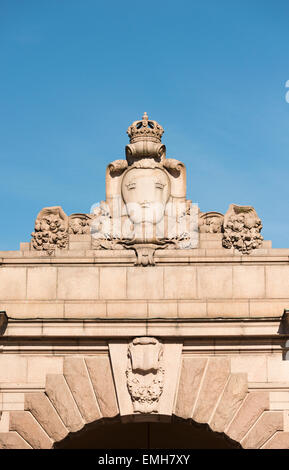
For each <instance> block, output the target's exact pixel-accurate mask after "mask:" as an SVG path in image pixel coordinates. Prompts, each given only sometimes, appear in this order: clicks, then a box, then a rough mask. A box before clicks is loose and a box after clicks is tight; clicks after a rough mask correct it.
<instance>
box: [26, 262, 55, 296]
mask: <svg viewBox="0 0 289 470" xmlns="http://www.w3.org/2000/svg"><path fill="white" fill-rule="evenodd" d="M27 271H28V273H27V299H31V300H48V299H51V300H52V299H56V282H57V268H55V267H53V266H50V267H41V268H38V267H33V268H32V267H29V268H28V270H27Z"/></svg>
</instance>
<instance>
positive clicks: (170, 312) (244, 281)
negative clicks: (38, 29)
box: [0, 114, 289, 449]
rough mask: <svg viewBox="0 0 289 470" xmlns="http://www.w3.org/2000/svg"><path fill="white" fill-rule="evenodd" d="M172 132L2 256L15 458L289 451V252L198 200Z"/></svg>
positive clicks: (3, 384)
mask: <svg viewBox="0 0 289 470" xmlns="http://www.w3.org/2000/svg"><path fill="white" fill-rule="evenodd" d="M163 132H164V131H163V128H162V127H161V126H160V125H159V124H158V123H157V122H155V121H153V120H150V119H149V118H148V116H147V115H146V114H145V115H144V116H143V118H142V119H141V120H139V121H135V122H134V123H133V124H132V125H131V126H130V127H129V128H128V135H129V138H130V143H129V145H127V147H126V159H125V160H117V161H114V162H112V163H110V164H109V165H108V167H107V170H106V200H105V201H102V202H101V203H100V204H99V205H97V206H95V207H94V209H93V210H92V212H91V213H89V214H85V213H83V214H72V215H69V216H68V215H67V214H65V213H64V211H63V210H62V208H61V207H58V206H57V207H47V208H44V209H43V210H41V211H40V213H39V214H38V216H37V218H36V222H35V228H34V231H33V233H32V238H31V241H30V242H28V243H21V244H20V250H19V251H2V252H0V310H1V313H0V352H1V354H0V415H1V418H0V448H3V449H13V448H16V449H20V448H21V449H22V448H25V449H31V448H34V449H39V448H40V449H47V448H85V447H86V448H87V447H88V448H89V447H90V448H97V447H100V448H101V447H102V448H103V447H108V448H122V447H123V448H132V447H138V448H142V447H143V448H149V447H165V448H184V447H187V448H240V447H241V448H262V449H271V448H273V449H274V448H289V362H287V361H286V354H287V338H288V333H289V330H288V328H289V322H288V318H289V316H288V315H289V311H288V312H287V310H286V309H289V249H274V248H272V247H271V242H270V241H264V240H263V237H262V235H261V228H262V224H261V220H260V219H259V217H258V215H257V213H256V211H255V209H254V208H253V207H249V206H240V205H236V204H231V205H229V209H228V211H227V213H226V214H224V215H223V214H220V213H218V212H208V213H203V212H201V211H200V210H199V208H198V207H197V206H195V205H194V204H192V203H191V201H188V200H187V199H186V169H185V166H184V165H183V163H182V162H180V161H178V160H175V159H171V158H166V148H165V145H164V144H163V143H162V142H161V139H162V134H163ZM288 345H289V343H288ZM148 432H149V434H148Z"/></svg>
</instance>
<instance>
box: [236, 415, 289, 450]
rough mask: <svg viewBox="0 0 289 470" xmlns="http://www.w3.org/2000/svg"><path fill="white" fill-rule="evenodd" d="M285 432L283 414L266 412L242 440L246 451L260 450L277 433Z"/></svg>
mask: <svg viewBox="0 0 289 470" xmlns="http://www.w3.org/2000/svg"><path fill="white" fill-rule="evenodd" d="M282 430H283V413H282V412H280V411H265V412H264V413H263V414H262V416H261V417H260V418H259V419H258V421H257V423H256V424H255V425H254V426H253V427H252V428H251V429H250V431H249V433H248V434H247V435H246V436H245V437H244V439H242V441H241V445H242V447H243V448H244V449H259V448H260V447H262V445H263V444H265V442H266V441H268V439H270V437H272V436H273V434H275V433H276V432H277V431H282Z"/></svg>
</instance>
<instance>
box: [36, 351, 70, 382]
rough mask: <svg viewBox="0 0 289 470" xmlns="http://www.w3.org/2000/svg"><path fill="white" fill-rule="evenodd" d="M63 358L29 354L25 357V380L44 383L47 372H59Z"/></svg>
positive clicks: (60, 371) (61, 368)
mask: <svg viewBox="0 0 289 470" xmlns="http://www.w3.org/2000/svg"><path fill="white" fill-rule="evenodd" d="M62 370H63V358H62V357H61V356H52V357H51V356H50V357H48V356H37V357H35V356H29V357H28V358H27V381H28V382H29V383H31V382H32V383H33V382H36V383H38V384H40V383H41V384H43V385H45V381H46V375H47V374H61V373H62Z"/></svg>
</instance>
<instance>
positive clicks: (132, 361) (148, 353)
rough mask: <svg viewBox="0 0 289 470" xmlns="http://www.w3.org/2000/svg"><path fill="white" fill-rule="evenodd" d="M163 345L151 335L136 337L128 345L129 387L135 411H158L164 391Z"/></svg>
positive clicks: (127, 371)
mask: <svg viewBox="0 0 289 470" xmlns="http://www.w3.org/2000/svg"><path fill="white" fill-rule="evenodd" d="M162 357H163V345H162V344H161V343H160V342H159V341H158V340H157V339H156V338H150V337H143V338H135V339H134V340H133V341H132V342H131V343H130V344H129V347H128V365H127V370H126V377H127V387H128V391H129V394H130V396H131V400H132V404H133V409H134V412H135V413H157V411H158V402H159V398H160V396H161V394H162V392H163V381H164V373H165V371H164V368H163V365H162Z"/></svg>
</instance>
